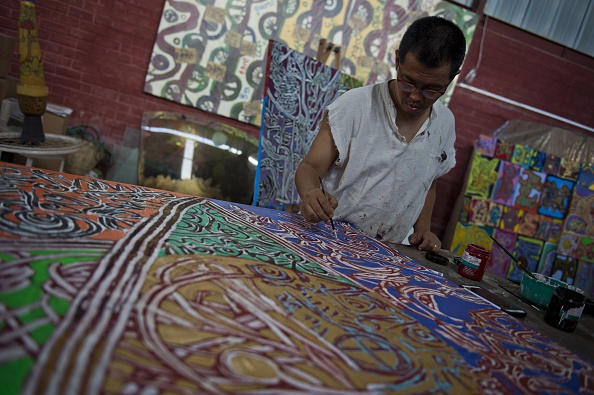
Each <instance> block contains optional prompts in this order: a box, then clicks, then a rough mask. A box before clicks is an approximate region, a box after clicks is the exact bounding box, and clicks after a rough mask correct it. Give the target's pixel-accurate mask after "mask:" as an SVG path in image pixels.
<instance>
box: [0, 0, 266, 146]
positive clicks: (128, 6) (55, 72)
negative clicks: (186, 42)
mask: <svg viewBox="0 0 594 395" xmlns="http://www.w3.org/2000/svg"><path fill="white" fill-rule="evenodd" d="M163 5H164V1H163V0H119V1H115V0H39V1H37V2H36V11H37V24H38V28H39V39H40V45H41V51H42V54H43V67H44V72H45V79H46V84H47V86H48V88H49V97H48V101H49V102H50V103H54V104H59V105H64V106H66V107H69V108H72V109H73V110H74V113H73V115H72V117H71V119H70V121H69V124H70V125H77V124H90V125H93V126H95V127H96V128H97V129H98V130H99V132H100V133H101V135H102V136H110V137H112V138H113V139H115V140H116V141H118V138H119V137H121V136H123V133H124V131H125V129H126V127H135V128H138V127H140V123H141V120H142V114H143V112H144V111H177V112H184V113H186V114H199V115H203V116H209V117H212V118H214V119H224V120H225V122H229V123H231V124H233V125H234V126H237V127H239V128H241V129H243V130H246V131H248V132H250V133H251V134H253V135H256V136H257V135H258V133H259V130H258V128H257V127H255V126H252V125H247V124H245V123H242V122H238V121H233V120H229V119H228V118H223V117H219V116H217V115H212V114H208V113H204V112H202V111H200V110H197V109H194V108H191V107H187V106H183V105H180V104H176V103H172V102H170V101H168V100H164V99H160V98H157V97H154V96H151V95H148V94H145V93H143V88H144V78H145V75H146V70H147V67H148V64H149V61H150V56H151V53H152V50H153V42H154V39H155V36H156V33H157V29H158V27H159V21H160V20H161V14H162V12H163ZM18 17H19V0H8V1H3V2H2V4H1V5H0V33H3V34H9V35H13V36H15V37H16V36H17V24H18ZM17 62H18V58H17V53H16V51H15V53H14V55H13V64H12V68H11V74H12V75H14V76H18V64H17Z"/></svg>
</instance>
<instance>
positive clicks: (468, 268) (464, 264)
mask: <svg viewBox="0 0 594 395" xmlns="http://www.w3.org/2000/svg"><path fill="white" fill-rule="evenodd" d="M490 255H491V251H489V250H487V249H486V248H484V247H481V246H480V245H477V244H468V245H467V246H466V249H465V250H464V254H463V255H462V259H461V260H460V264H459V265H458V274H460V275H462V276H464V277H467V278H469V279H471V280H476V281H480V280H482V278H483V275H484V274H485V269H486V268H487V262H488V261H489V256H490Z"/></svg>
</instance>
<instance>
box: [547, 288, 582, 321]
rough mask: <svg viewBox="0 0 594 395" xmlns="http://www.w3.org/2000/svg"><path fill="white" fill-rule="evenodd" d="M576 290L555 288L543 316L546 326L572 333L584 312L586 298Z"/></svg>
mask: <svg viewBox="0 0 594 395" xmlns="http://www.w3.org/2000/svg"><path fill="white" fill-rule="evenodd" d="M579 291H580V290H579V289H578V288H575V287H572V286H568V287H567V288H565V287H557V288H555V292H553V296H552V297H551V302H550V303H549V308H548V309H547V312H546V314H545V316H544V320H545V322H546V323H547V324H549V325H551V326H554V327H555V328H557V329H561V330H562V331H565V332H573V331H574V330H575V328H576V327H577V324H578V322H579V320H580V317H581V316H582V312H583V311H584V303H585V302H586V296H585V295H584V294H583V293H581V292H579Z"/></svg>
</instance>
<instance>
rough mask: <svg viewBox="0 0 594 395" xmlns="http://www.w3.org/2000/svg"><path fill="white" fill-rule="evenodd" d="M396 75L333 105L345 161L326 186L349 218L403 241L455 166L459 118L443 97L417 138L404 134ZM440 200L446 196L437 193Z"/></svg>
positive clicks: (331, 119)
mask: <svg viewBox="0 0 594 395" xmlns="http://www.w3.org/2000/svg"><path fill="white" fill-rule="evenodd" d="M388 83H389V81H385V82H381V83H379V84H375V85H368V86H364V87H361V88H356V89H351V90H349V91H347V92H345V93H344V94H343V95H342V96H340V97H339V98H338V99H336V100H335V101H334V102H333V103H332V104H330V105H329V106H328V119H329V122H330V128H331V131H332V136H333V138H334V143H335V144H336V148H337V149H338V153H339V156H338V159H337V160H336V161H335V163H334V164H333V165H332V166H330V169H329V170H328V174H327V175H326V177H325V180H324V187H325V188H326V189H327V190H328V191H329V192H331V193H332V194H333V195H334V196H336V198H337V199H338V207H337V208H336V210H335V211H334V218H335V219H342V220H345V221H347V222H350V223H351V224H353V225H355V226H357V227H358V228H359V229H361V230H362V231H364V232H366V233H368V234H370V235H371V236H373V237H376V238H377V239H380V240H385V241H390V242H393V243H401V242H402V241H403V240H404V238H405V237H406V235H407V233H408V231H409V230H410V229H411V228H412V226H413V225H414V223H415V222H416V220H417V218H418V217H419V214H420V213H421V209H422V208H423V204H424V202H425V197H426V196H427V192H428V191H429V187H430V186H431V183H432V182H433V180H435V179H436V178H438V177H441V176H442V175H444V174H445V173H447V172H448V171H449V170H450V169H451V168H452V167H454V165H455V164H456V159H455V151H454V141H455V140H456V134H455V130H454V116H453V114H452V113H451V111H450V110H449V109H448V108H446V107H445V106H444V105H443V104H442V103H441V102H435V104H434V105H433V108H432V111H431V115H430V116H429V118H428V119H427V120H426V121H425V123H424V124H423V126H422V127H421V128H420V129H419V132H418V133H417V135H416V136H415V137H414V138H413V139H412V140H411V141H410V142H408V143H407V142H406V141H405V139H404V138H403V137H402V136H401V135H400V133H399V132H398V127H397V126H396V124H395V122H394V120H395V116H396V108H395V106H394V103H393V101H392V99H391V97H390V93H389V89H388ZM438 199H439V198H438Z"/></svg>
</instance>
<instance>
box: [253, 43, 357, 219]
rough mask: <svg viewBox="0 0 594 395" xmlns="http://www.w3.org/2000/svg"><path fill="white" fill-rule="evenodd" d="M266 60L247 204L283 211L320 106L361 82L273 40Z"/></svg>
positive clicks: (292, 198) (293, 198)
mask: <svg viewBox="0 0 594 395" xmlns="http://www.w3.org/2000/svg"><path fill="white" fill-rule="evenodd" d="M267 64H268V67H267V73H266V89H265V94H264V111H263V113H264V116H263V118H264V122H263V123H262V127H261V128H260V129H261V130H260V148H259V153H258V168H257V173H256V186H255V188H254V191H255V193H254V202H253V204H255V205H258V206H262V207H275V208H279V209H283V208H285V207H286V206H287V205H289V204H297V203H299V201H300V199H299V194H298V193H297V189H296V188H295V171H296V170H297V166H298V165H299V163H300V162H301V160H302V159H303V157H304V156H305V154H307V151H308V150H309V147H310V146H311V143H312V141H313V139H314V137H315V136H316V132H317V126H318V124H319V122H320V121H321V120H322V116H323V113H324V110H325V109H326V106H328V105H329V104H330V103H332V102H333V101H334V100H335V99H336V98H337V97H338V96H340V95H341V94H342V93H343V92H345V91H347V90H348V89H351V88H355V87H358V86H361V82H359V81H357V80H355V79H354V78H352V77H349V76H348V75H345V74H343V73H341V72H339V71H337V70H335V69H333V68H331V67H329V66H326V65H324V64H323V63H321V62H319V61H317V60H315V59H312V58H310V57H309V56H306V55H304V54H302V53H299V52H297V51H295V50H292V49H290V48H289V47H287V46H286V45H285V44H282V43H279V42H276V41H274V42H271V43H270V45H269V46H268V62H267Z"/></svg>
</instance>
